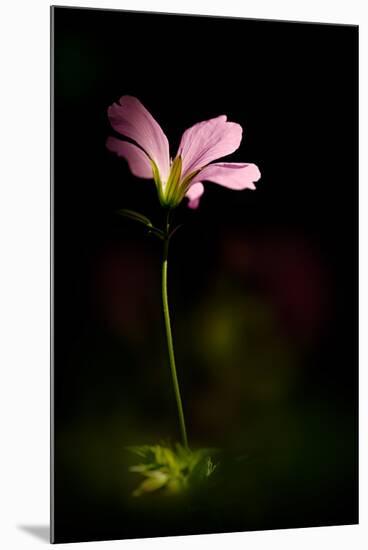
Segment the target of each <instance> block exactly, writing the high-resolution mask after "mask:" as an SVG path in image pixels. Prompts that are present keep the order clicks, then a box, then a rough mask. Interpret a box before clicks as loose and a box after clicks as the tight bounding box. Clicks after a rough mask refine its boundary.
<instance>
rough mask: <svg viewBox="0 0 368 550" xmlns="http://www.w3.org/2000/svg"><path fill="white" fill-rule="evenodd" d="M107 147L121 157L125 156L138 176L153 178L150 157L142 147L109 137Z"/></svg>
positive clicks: (131, 169) (132, 170)
mask: <svg viewBox="0 0 368 550" xmlns="http://www.w3.org/2000/svg"><path fill="white" fill-rule="evenodd" d="M106 147H107V148H108V150H109V151H111V152H112V153H116V154H117V155H119V157H123V158H124V159H125V160H126V161H128V165H129V168H130V171H131V172H132V174H134V175H135V176H137V177H138V178H146V179H152V178H153V172H152V167H151V162H150V159H149V158H148V156H147V155H146V153H145V152H144V151H142V149H140V148H139V147H137V146H136V145H134V144H133V143H129V142H128V141H121V140H120V139H116V138H114V137H109V138H107V141H106Z"/></svg>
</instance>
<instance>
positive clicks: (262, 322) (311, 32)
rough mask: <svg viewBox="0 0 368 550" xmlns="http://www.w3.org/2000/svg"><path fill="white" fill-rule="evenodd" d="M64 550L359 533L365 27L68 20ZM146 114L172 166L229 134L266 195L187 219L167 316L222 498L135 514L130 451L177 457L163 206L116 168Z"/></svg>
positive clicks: (161, 18)
mask: <svg viewBox="0 0 368 550" xmlns="http://www.w3.org/2000/svg"><path fill="white" fill-rule="evenodd" d="M52 20H53V29H54V32H53V37H54V47H53V53H52V63H53V67H54V86H53V90H52V94H53V97H54V130H53V139H54V148H53V149H54V167H53V179H54V182H53V192H54V217H53V223H54V312H53V315H54V332H55V338H54V352H53V353H54V428H55V430H54V449H55V486H54V507H53V508H54V518H55V520H54V539H55V541H56V542H64V541H72V540H73V541H74V540H90V539H111V538H124V537H145V536H156V535H161V536H164V535H173V534H191V533H201V532H203V533H205V532H222V531H242V530H254V529H275V528H288V527H305V526H319V525H336V524H349V523H356V522H357V521H358V512H357V501H358V493H357V408H358V403H357V288H358V286H357V244H358V243H357V227H358V211H357V48H358V29H357V27H353V26H341V25H322V24H302V23H289V22H271V21H257V20H241V19H222V18H209V17H194V16H178V15H161V14H147V13H129V12H119V11H104V10H101V11H100V10H88V9H71V8H53V9H52ZM124 94H131V95H134V96H136V97H138V98H139V99H140V100H141V101H142V102H143V104H144V105H145V106H146V107H147V109H148V110H149V111H150V112H151V113H152V114H153V116H154V117H155V118H156V119H157V120H158V122H159V123H160V125H161V126H162V128H163V129H164V131H165V133H166V134H167V136H168V138H169V141H170V144H171V146H172V150H171V153H172V155H173V156H174V155H175V153H176V148H177V146H178V143H179V140H180V136H181V134H182V132H183V131H184V129H186V128H188V127H189V126H191V125H193V124H194V123H196V122H199V121H201V120H205V119H208V118H211V117H214V116H218V115H220V114H227V115H228V118H229V119H230V120H233V121H235V122H238V123H240V124H241V125H242V126H243V128H244V138H243V141H242V144H241V146H240V148H239V150H238V151H236V152H235V153H234V154H233V155H232V156H231V158H230V159H229V160H231V161H238V162H254V163H256V164H257V165H258V166H259V167H260V170H261V173H262V179H261V180H260V181H259V182H258V184H257V190H256V191H243V192H235V191H229V190H227V189H224V188H223V187H220V186H216V185H214V184H211V183H207V184H205V189H206V190H205V194H204V195H203V197H202V201H201V204H200V207H199V209H198V210H197V211H190V210H189V209H187V207H186V204H184V203H183V204H182V205H180V207H179V208H178V209H177V210H176V213H175V217H176V220H177V222H178V223H179V222H180V223H183V224H184V227H183V228H182V229H181V230H180V231H179V232H178V233H177V235H176V236H175V237H174V239H173V245H172V248H171V251H170V260H169V295H170V303H171V310H172V321H173V331H174V338H175V345H176V354H177V365H178V371H179V377H180V381H181V385H182V393H183V398H184V406H185V412H186V417H187V424H188V431H189V438H190V442H191V445H193V447H209V446H213V447H216V448H219V449H221V452H222V456H221V458H220V461H219V467H218V471H217V477H216V478H214V482H213V485H209V487H208V489H204V490H202V491H200V492H199V493H197V494H196V493H195V494H193V495H191V496H190V497H188V498H178V499H175V498H174V497H172V499H171V500H170V498H169V497H166V498H163V497H161V496H160V495H149V496H147V497H141V498H140V499H139V498H138V499H134V498H133V497H131V492H132V490H133V489H134V487H136V485H137V483H138V482H139V479H138V478H137V477H135V476H134V474H131V473H129V472H128V466H129V464H130V462H129V461H130V456H129V452H128V451H127V450H126V447H127V446H129V445H132V444H145V443H147V444H154V443H158V442H160V441H170V442H175V441H176V440H177V439H178V437H179V435H178V427H177V418H176V410H175V401H174V396H173V393H172V389H171V381H170V373H169V368H168V363H167V357H166V348H165V340H164V332H163V323H162V312H161V309H160V308H161V303H160V260H161V245H160V243H159V242H158V241H157V242H156V240H155V239H153V238H152V237H149V236H146V235H145V234H144V231H143V230H141V229H140V227H137V226H136V225H135V224H134V223H132V222H129V221H126V220H124V219H122V218H121V217H119V216H117V215H116V214H115V211H116V210H117V209H118V208H132V209H135V210H138V211H140V212H142V213H144V214H146V215H148V216H149V217H151V218H152V219H153V220H154V221H155V222H156V224H157V225H161V224H162V223H163V213H162V211H161V208H160V205H159V203H158V199H157V195H156V190H155V186H154V185H153V183H152V182H150V181H147V180H139V179H137V178H135V177H133V176H132V175H131V174H130V172H129V170H128V168H127V165H126V163H125V162H124V161H123V160H121V159H119V158H117V157H115V156H114V155H112V154H110V153H108V152H107V151H106V149H105V141H106V138H107V136H108V135H112V134H113V132H112V130H111V128H110V127H109V123H108V119H107V108H108V106H109V105H110V104H111V103H113V102H114V101H116V100H118V98H119V97H120V96H122V95H124Z"/></svg>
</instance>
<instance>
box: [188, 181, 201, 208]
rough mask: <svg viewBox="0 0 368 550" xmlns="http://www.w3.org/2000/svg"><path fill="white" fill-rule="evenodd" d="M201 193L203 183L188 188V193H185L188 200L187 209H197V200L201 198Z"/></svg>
mask: <svg viewBox="0 0 368 550" xmlns="http://www.w3.org/2000/svg"><path fill="white" fill-rule="evenodd" d="M203 193H204V187H203V183H201V182H200V181H198V182H197V183H195V184H194V185H192V186H191V187H189V189H188V191H187V192H186V193H185V196H186V197H187V198H188V199H189V202H188V206H189V208H193V209H194V208H198V205H199V199H200V198H201V196H202V195H203Z"/></svg>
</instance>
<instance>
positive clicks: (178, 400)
mask: <svg viewBox="0 0 368 550" xmlns="http://www.w3.org/2000/svg"><path fill="white" fill-rule="evenodd" d="M169 232H170V210H169V211H168V214H167V221H166V229H165V239H164V254H163V261H162V304H163V309H164V318H165V329H166V339H167V348H168V352H169V361H170V369H171V376H172V381H173V386H174V392H175V399H176V405H177V407H178V415H179V423H180V431H181V437H182V441H183V445H184V447H185V448H188V438H187V432H186V429H185V420H184V412H183V405H182V401H181V396H180V388H179V381H178V375H177V372H176V366H175V354H174V345H173V338H172V333H171V323H170V312H169V302H168V297H167V258H168V253H169V240H170V237H169Z"/></svg>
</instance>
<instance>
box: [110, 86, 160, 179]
mask: <svg viewBox="0 0 368 550" xmlns="http://www.w3.org/2000/svg"><path fill="white" fill-rule="evenodd" d="M108 117H109V120H110V123H111V126H112V127H113V128H114V130H116V131H117V132H119V133H120V134H122V135H124V136H126V137H128V138H130V139H132V140H133V141H135V142H136V143H138V145H139V146H140V147H142V149H143V150H144V151H145V152H146V153H147V155H148V156H149V157H150V158H151V159H152V160H154V161H155V163H156V164H157V166H158V169H159V171H160V176H161V179H162V180H163V181H164V182H165V181H166V180H167V178H168V176H169V171H170V152H169V142H168V140H167V137H166V136H165V134H164V132H163V131H162V128H161V126H160V125H159V124H158V123H157V122H156V120H155V119H154V118H153V116H152V115H151V114H150V113H149V112H148V111H147V109H146V108H145V107H144V106H143V105H142V103H141V102H140V101H139V100H138V99H137V98H136V97H132V96H128V95H124V96H122V97H121V98H120V99H119V102H118V103H113V105H111V106H110V107H109V108H108Z"/></svg>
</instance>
